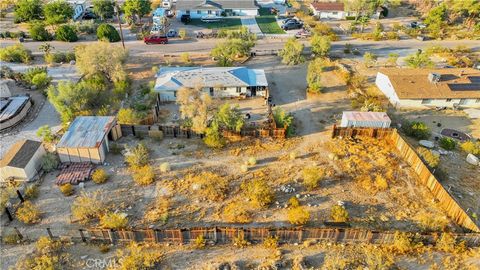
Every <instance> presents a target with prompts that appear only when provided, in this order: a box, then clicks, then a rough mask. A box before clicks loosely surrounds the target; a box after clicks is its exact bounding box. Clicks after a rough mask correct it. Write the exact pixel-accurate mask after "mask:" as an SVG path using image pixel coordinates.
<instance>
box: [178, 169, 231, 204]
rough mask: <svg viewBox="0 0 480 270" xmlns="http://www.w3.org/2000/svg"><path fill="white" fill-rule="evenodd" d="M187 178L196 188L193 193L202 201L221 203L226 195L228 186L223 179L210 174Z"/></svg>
mask: <svg viewBox="0 0 480 270" xmlns="http://www.w3.org/2000/svg"><path fill="white" fill-rule="evenodd" d="M187 178H189V179H190V180H191V181H192V183H193V185H195V186H196V187H197V188H196V190H195V193H196V194H197V195H198V196H199V197H201V198H203V199H207V200H210V201H222V200H224V199H225V198H226V197H227V195H228V191H229V184H228V180H227V178H225V177H222V176H220V175H217V174H215V173H212V172H202V173H200V174H198V175H195V176H193V175H188V176H187Z"/></svg>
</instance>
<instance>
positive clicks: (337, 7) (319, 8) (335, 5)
mask: <svg viewBox="0 0 480 270" xmlns="http://www.w3.org/2000/svg"><path fill="white" fill-rule="evenodd" d="M310 9H311V10H312V11H313V15H314V16H315V17H317V18H319V19H337V20H343V19H345V17H346V16H348V15H347V12H346V11H345V5H344V4H343V3H341V2H313V3H311V4H310Z"/></svg>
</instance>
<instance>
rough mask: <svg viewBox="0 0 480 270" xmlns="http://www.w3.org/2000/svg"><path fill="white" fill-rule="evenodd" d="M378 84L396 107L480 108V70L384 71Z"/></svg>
mask: <svg viewBox="0 0 480 270" xmlns="http://www.w3.org/2000/svg"><path fill="white" fill-rule="evenodd" d="M375 84H376V85H377V87H378V88H379V89H380V91H382V93H383V94H385V96H386V97H387V98H388V100H389V101H390V103H391V104H393V105H394V106H395V107H406V108H409V107H410V108H422V107H423V108H425V107H450V108H453V107H463V108H480V71H479V70H476V69H473V68H444V69H403V68H384V69H380V70H379V71H378V73H377V77H376V80H375Z"/></svg>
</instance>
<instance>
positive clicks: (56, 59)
mask: <svg viewBox="0 0 480 270" xmlns="http://www.w3.org/2000/svg"><path fill="white" fill-rule="evenodd" d="M72 60H75V53H74V52H55V53H49V54H46V55H45V62H47V64H53V63H68V62H70V61H72Z"/></svg>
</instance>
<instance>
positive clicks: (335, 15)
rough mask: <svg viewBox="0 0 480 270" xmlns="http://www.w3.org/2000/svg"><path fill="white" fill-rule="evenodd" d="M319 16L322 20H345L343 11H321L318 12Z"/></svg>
mask: <svg viewBox="0 0 480 270" xmlns="http://www.w3.org/2000/svg"><path fill="white" fill-rule="evenodd" d="M317 13H318V14H317V16H318V17H319V18H320V19H335V20H341V19H344V18H345V12H343V11H338V12H333V11H321V12H317Z"/></svg>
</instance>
